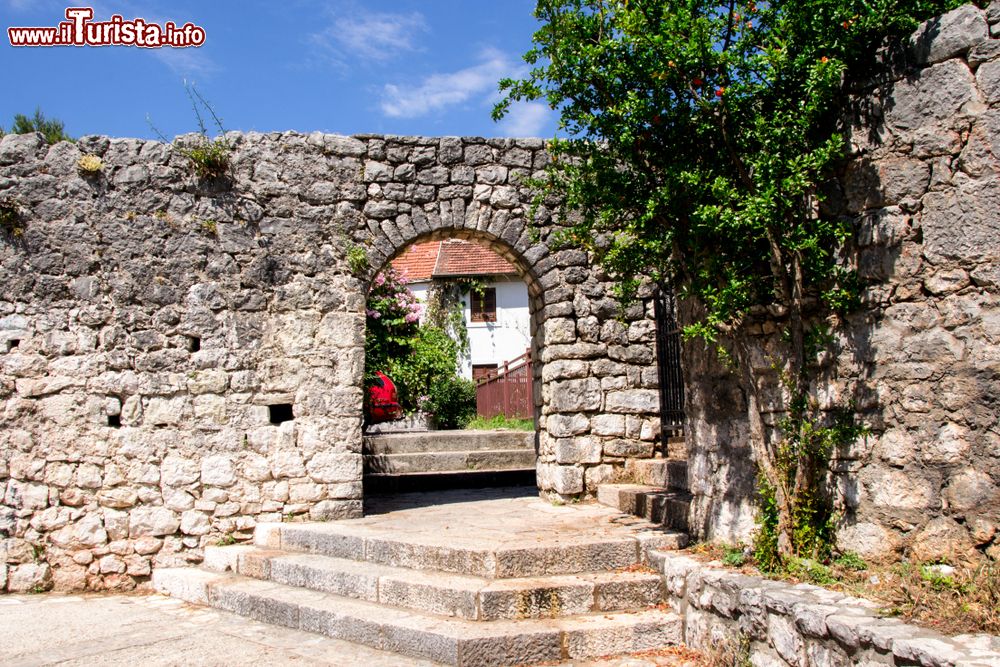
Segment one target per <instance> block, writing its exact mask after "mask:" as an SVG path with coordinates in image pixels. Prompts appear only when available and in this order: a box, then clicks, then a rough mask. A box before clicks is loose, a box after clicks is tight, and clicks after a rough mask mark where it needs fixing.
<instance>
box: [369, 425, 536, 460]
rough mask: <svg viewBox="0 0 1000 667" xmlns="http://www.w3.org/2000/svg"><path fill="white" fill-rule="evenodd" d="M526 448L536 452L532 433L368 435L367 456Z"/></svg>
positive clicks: (455, 432) (429, 432)
mask: <svg viewBox="0 0 1000 667" xmlns="http://www.w3.org/2000/svg"><path fill="white" fill-rule="evenodd" d="M510 449H523V450H530V451H532V452H533V451H535V433H534V432H532V431H465V430H458V431H425V432H420V433H391V434H383V435H366V436H365V437H364V453H365V454H417V453H421V452H447V451H465V452H468V451H483V450H510Z"/></svg>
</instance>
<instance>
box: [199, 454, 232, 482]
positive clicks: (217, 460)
mask: <svg viewBox="0 0 1000 667" xmlns="http://www.w3.org/2000/svg"><path fill="white" fill-rule="evenodd" d="M201 483H202V484H204V485H206V486H220V487H229V486H232V485H233V484H235V483H236V466H234V465H233V460H232V459H231V458H230V457H229V456H225V455H215V456H206V457H205V458H204V459H202V461H201Z"/></svg>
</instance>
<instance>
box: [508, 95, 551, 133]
mask: <svg viewBox="0 0 1000 667" xmlns="http://www.w3.org/2000/svg"><path fill="white" fill-rule="evenodd" d="M553 113H554V112H553V111H552V110H551V109H549V105H547V104H545V103H544V102H517V103H515V104H513V105H512V106H511V107H510V111H508V112H507V115H506V116H504V119H503V120H502V121H500V132H501V134H503V136H505V137H540V136H541V135H542V132H543V131H544V130H545V127H546V125H548V124H549V121H550V120H551V119H552V116H553Z"/></svg>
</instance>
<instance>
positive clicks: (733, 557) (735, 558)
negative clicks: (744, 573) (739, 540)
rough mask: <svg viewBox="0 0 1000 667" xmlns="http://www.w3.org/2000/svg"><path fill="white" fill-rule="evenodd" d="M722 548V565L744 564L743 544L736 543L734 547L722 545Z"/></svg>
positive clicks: (741, 565) (740, 565) (736, 565)
mask: <svg viewBox="0 0 1000 667" xmlns="http://www.w3.org/2000/svg"><path fill="white" fill-rule="evenodd" d="M723 550H724V553H723V554H722V564H723V565H728V566H729V567H743V566H744V565H746V562H747V557H746V554H744V553H743V545H741V544H738V545H736V546H735V547H731V546H725V547H723Z"/></svg>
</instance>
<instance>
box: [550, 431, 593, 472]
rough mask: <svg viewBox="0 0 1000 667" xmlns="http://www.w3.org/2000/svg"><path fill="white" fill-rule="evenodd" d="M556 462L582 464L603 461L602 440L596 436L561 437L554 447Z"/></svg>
mask: <svg viewBox="0 0 1000 667" xmlns="http://www.w3.org/2000/svg"><path fill="white" fill-rule="evenodd" d="M554 453H555V457H556V463H559V464H562V465H565V464H580V463H600V462H601V441H600V440H598V439H596V438H589V437H581V436H577V437H575V438H560V439H558V440H556V443H555V449H554Z"/></svg>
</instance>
